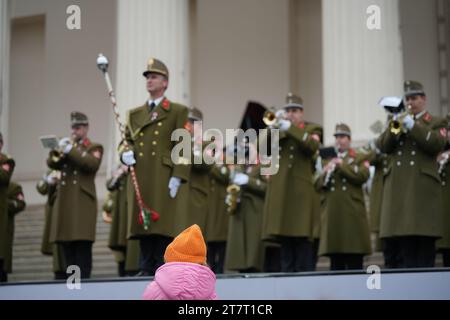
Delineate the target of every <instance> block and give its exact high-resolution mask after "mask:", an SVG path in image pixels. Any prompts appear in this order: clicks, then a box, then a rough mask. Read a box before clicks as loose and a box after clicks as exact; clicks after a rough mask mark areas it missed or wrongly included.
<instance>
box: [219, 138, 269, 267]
mask: <svg viewBox="0 0 450 320" xmlns="http://www.w3.org/2000/svg"><path fill="white" fill-rule="evenodd" d="M250 148H255V147H254V146H253V145H250ZM255 152H256V151H255ZM248 160H249V158H248V154H246V161H247V164H245V165H237V166H238V167H239V168H238V169H235V170H237V171H236V174H234V177H233V178H232V180H231V183H232V184H235V185H237V186H239V188H240V189H239V192H238V196H237V199H236V201H237V207H236V209H235V212H231V213H230V218H229V226H228V240H227V246H226V253H225V269H226V270H236V271H240V272H262V271H263V267H264V250H265V248H264V244H263V241H262V240H261V231H262V213H263V207H264V196H265V192H266V177H265V176H262V175H261V173H260V166H259V164H251V163H248V162H249V161H248Z"/></svg>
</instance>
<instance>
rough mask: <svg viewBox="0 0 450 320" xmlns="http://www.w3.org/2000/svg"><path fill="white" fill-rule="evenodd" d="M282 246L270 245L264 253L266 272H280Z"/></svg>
mask: <svg viewBox="0 0 450 320" xmlns="http://www.w3.org/2000/svg"><path fill="white" fill-rule="evenodd" d="M280 256H281V255H280V247H278V246H277V247H275V246H273V247H272V246H268V247H266V250H265V254H264V270H263V271H264V272H280V271H281V257H280Z"/></svg>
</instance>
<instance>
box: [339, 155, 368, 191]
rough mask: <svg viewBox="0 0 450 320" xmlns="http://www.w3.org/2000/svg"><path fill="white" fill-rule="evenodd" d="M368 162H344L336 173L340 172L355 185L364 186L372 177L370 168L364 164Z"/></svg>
mask: <svg viewBox="0 0 450 320" xmlns="http://www.w3.org/2000/svg"><path fill="white" fill-rule="evenodd" d="M366 161H367V160H365V161H359V162H356V163H352V164H348V163H345V162H343V163H342V164H341V165H340V166H338V167H336V171H339V172H340V173H341V174H342V176H344V177H345V178H347V179H348V181H349V182H350V183H352V184H353V185H356V186H359V185H363V184H364V183H365V182H366V181H367V179H369V175H370V172H369V168H368V167H366V165H365V164H364V163H365V162H366Z"/></svg>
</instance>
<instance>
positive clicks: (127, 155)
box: [122, 150, 136, 166]
mask: <svg viewBox="0 0 450 320" xmlns="http://www.w3.org/2000/svg"><path fill="white" fill-rule="evenodd" d="M122 162H123V163H125V164H126V165H127V166H132V165H134V164H136V159H135V158H134V152H133V151H131V150H128V151H125V152H124V153H122Z"/></svg>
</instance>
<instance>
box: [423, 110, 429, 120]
mask: <svg viewBox="0 0 450 320" xmlns="http://www.w3.org/2000/svg"><path fill="white" fill-rule="evenodd" d="M423 120H425V121H426V122H430V121H431V114H429V113H428V112H425V114H424V115H423Z"/></svg>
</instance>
